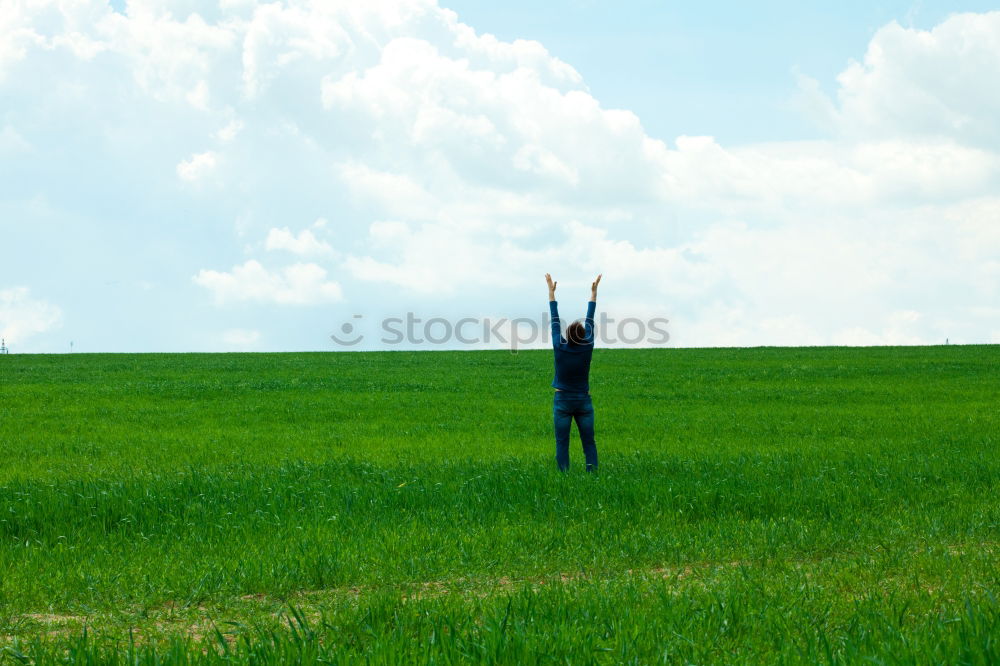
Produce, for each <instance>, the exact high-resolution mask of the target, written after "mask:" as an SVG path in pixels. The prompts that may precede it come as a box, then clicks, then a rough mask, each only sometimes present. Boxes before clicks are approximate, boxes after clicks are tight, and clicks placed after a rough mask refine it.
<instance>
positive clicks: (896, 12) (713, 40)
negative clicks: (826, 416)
mask: <svg viewBox="0 0 1000 666" xmlns="http://www.w3.org/2000/svg"><path fill="white" fill-rule="evenodd" d="M989 10H990V7H989V6H988V5H987V4H986V3H975V2H970V3H944V2H922V3H902V2H881V3H862V2H846V3H837V4H832V3H828V4H826V5H825V7H821V6H820V5H818V4H817V3H792V2H769V3H754V4H753V6H752V7H751V6H749V5H748V4H747V3H713V4H705V3H701V4H695V3H664V2H623V3H599V2H568V1H566V2H562V1H560V2H551V3H542V4H541V5H539V4H537V3H526V2H523V3H516V2H515V3H503V4H502V5H497V4H496V3H478V2H452V3H447V4H445V5H444V6H441V5H439V4H435V3H434V2H432V1H430V0H405V1H402V0H400V1H396V0H382V1H380V2H371V3H365V4H363V5H358V4H357V3H316V4H310V3H305V2H302V3H299V2H286V3H276V4H271V5H264V4H262V3H261V4H258V3H256V2H254V1H253V0H223V1H222V2H220V3H217V4H207V3H203V2H191V1H170V0H141V1H136V2H131V3H128V4H127V5H126V4H116V5H115V6H114V7H112V6H111V5H109V4H107V3H106V2H101V1H98V0H91V1H90V2H81V3H76V4H74V5H73V6H64V5H60V4H59V3H56V2H39V3H33V4H32V5H31V6H30V7H28V6H20V5H16V6H15V5H6V6H5V8H4V9H2V10H0V238H2V241H0V333H2V334H3V336H4V337H5V338H6V339H7V340H8V342H9V343H10V346H11V347H12V349H13V350H14V351H22V352H63V351H68V349H69V343H70V341H73V343H74V350H76V351H123V352H124V351H219V350H228V351H244V350H246V351H271V350H300V349H315V350H327V349H331V350H332V349H338V348H339V347H338V346H337V345H336V344H335V343H333V342H332V341H331V339H330V337H329V336H330V334H331V333H333V332H336V331H338V330H340V326H341V324H342V323H344V322H352V323H353V324H354V325H356V326H357V328H358V330H359V331H361V332H364V333H365V336H366V337H365V340H364V342H363V343H362V344H361V345H360V346H359V347H357V348H383V347H385V345H384V344H382V343H381V342H380V341H379V340H378V336H377V335H376V331H377V329H378V322H379V320H380V319H381V318H383V317H386V316H400V315H403V314H405V313H406V312H407V311H412V312H415V313H417V316H420V317H422V318H423V319H424V320H426V319H427V318H430V317H443V318H449V319H450V320H452V321H454V320H456V319H458V318H461V317H477V318H480V319H482V318H492V319H493V320H496V319H497V318H503V317H506V318H513V317H528V318H536V319H537V318H540V317H541V315H542V314H543V312H544V310H545V292H544V284H543V282H542V278H541V276H542V275H543V274H544V273H545V272H546V271H549V272H552V273H553V274H554V275H555V276H556V278H557V279H559V280H560V302H561V303H563V304H564V307H565V308H566V309H567V310H568V311H569V312H568V314H570V315H574V314H582V310H583V302H584V301H585V299H586V293H587V285H588V284H589V281H590V280H591V279H593V276H594V275H595V274H596V273H598V272H603V273H604V274H605V281H604V283H603V285H602V286H603V288H602V294H601V307H602V311H604V312H606V313H608V314H610V315H611V316H614V317H616V318H617V319H618V320H621V319H622V318H624V317H637V318H640V319H643V320H649V319H650V318H653V317H660V318H667V319H669V320H670V327H669V328H670V335H671V344H673V345H676V346H718V345H724V346H729V345H761V344H780V345H810V344H932V343H940V342H943V341H944V340H945V339H946V338H948V339H949V340H950V341H952V342H1000V309H998V308H997V306H996V305H995V304H996V302H997V296H998V295H1000V294H998V293H997V291H998V287H997V284H998V283H1000V281H998V279H997V278H1000V235H998V233H1000V231H998V228H997V225H996V223H995V220H996V219H998V217H997V216H998V213H1000V187H998V186H997V183H998V182H1000V126H998V123H997V122H996V120H995V118H997V117H1000V92H995V86H992V85H991V84H990V83H991V82H992V81H995V80H996V77H997V75H998V74H1000V71H997V70H998V69H1000V46H998V45H1000V13H997V12H989ZM956 12H961V13H956ZM573 308H575V309H576V310H579V311H580V312H579V313H575V310H574V309H573ZM564 314H566V312H564ZM355 315H361V317H360V318H357V317H355ZM448 346H452V347H462V345H460V344H457V343H455V344H451V345H448ZM484 346H490V345H484ZM501 346H502V345H501Z"/></svg>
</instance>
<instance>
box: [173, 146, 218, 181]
mask: <svg viewBox="0 0 1000 666" xmlns="http://www.w3.org/2000/svg"><path fill="white" fill-rule="evenodd" d="M217 161H218V158H217V157H216V154H215V153H214V152H212V151H210V150H209V151H206V152H204V153H198V154H196V155H192V156H191V158H190V159H187V160H184V161H182V162H180V163H179V164H178V165H177V175H178V176H180V177H181V178H182V179H184V180H188V181H195V180H200V179H201V178H203V177H204V176H205V175H206V174H208V173H210V172H211V171H212V169H214V168H215V165H216V162H217Z"/></svg>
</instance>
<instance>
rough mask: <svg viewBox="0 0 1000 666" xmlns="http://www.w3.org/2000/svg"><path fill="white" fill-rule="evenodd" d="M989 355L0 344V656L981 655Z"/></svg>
mask: <svg viewBox="0 0 1000 666" xmlns="http://www.w3.org/2000/svg"><path fill="white" fill-rule="evenodd" d="M998 369H1000V349H998V348H996V347H991V346H980V347H930V348H926V347H925V348H875V349H842V348H816V349H767V348H765V349H754V350H648V351H640V350H597V351H596V352H595V357H594V369H593V376H592V393H593V395H594V403H595V406H596V409H597V429H598V446H599V449H600V453H601V471H600V473H599V474H598V475H587V474H584V473H583V472H582V457H581V456H580V454H579V452H578V451H576V452H574V455H575V459H574V464H575V465H576V467H574V468H573V469H572V470H571V472H570V473H569V474H566V475H562V474H559V473H557V472H556V471H555V465H554V461H553V460H552V454H553V451H552V449H553V446H552V443H551V393H550V389H549V388H548V386H547V384H548V381H549V380H550V372H551V355H550V354H549V353H544V352H522V353H520V354H517V355H511V354H508V353H506V352H439V353H428V352H423V353H406V352H391V353H342V354H250V355H246V354H231V355H72V356H16V355H15V356H8V357H2V358H0V451H2V452H3V456H2V457H0V572H2V576H0V646H6V648H3V649H4V650H5V651H4V652H0V655H5V656H0V660H2V659H5V658H6V659H12V660H20V659H22V658H23V659H28V660H35V661H40V662H44V661H50V660H56V659H62V658H69V659H70V660H71V661H93V662H95V663H96V662H102V663H103V662H115V661H121V662H125V661H127V662H129V663H147V662H148V663H160V662H164V663H187V662H191V663H196V662H198V663H200V662H205V663H210V662H217V661H226V660H229V661H231V660H233V659H237V660H249V661H254V662H260V663H269V662H275V663H283V662H287V661H289V660H295V661H312V660H316V659H323V660H327V661H354V660H357V659H359V658H363V659H367V660H370V661H374V662H393V663H394V662H412V661H435V662H449V663H450V662H455V661H460V662H461V661H484V662H506V663H515V662H523V661H525V660H527V661H545V660H551V661H560V662H566V661H569V662H572V663H588V662H636V663H648V662H650V661H664V662H668V663H676V662H694V663H701V662H714V661H732V662H745V661H777V662H782V661H784V662H808V663H815V662H827V663H851V662H860V661H863V660H866V659H875V660H881V661H884V662H887V663H888V662H892V663H929V662H940V663H958V662H962V663H990V662H993V661H996V660H998V659H1000V655H998V643H997V638H995V637H996V636H1000V631H998V628H1000V627H998V625H997V622H998V617H1000V614H998V604H997V600H996V597H997V591H998V589H1000V587H998V581H997V571H998V570H1000V567H998V559H1000V557H998V554H997V534H998V524H1000V503H998V502H997V501H996V499H995V496H996V493H997V478H998V472H1000V453H998V451H997V443H998V442H997V438H998V433H1000V427H998V426H1000V423H998V420H1000V417H998V415H997V410H996V400H997V397H998V396H1000V391H998V388H1000V380H998V376H1000V375H998V373H997V371H998Z"/></svg>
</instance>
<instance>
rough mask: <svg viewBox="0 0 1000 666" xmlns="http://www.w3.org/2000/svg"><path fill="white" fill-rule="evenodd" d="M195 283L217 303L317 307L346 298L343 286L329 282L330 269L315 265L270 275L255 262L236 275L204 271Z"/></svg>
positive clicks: (234, 272)
mask: <svg viewBox="0 0 1000 666" xmlns="http://www.w3.org/2000/svg"><path fill="white" fill-rule="evenodd" d="M193 280H194V282H195V283H196V284H198V285H200V286H202V287H204V288H205V289H208V290H209V291H210V292H211V293H212V295H213V297H214V298H215V302H216V303H219V304H225V303H233V302H241V301H248V302H256V303H272V304H279V305H317V304H322V303H332V302H336V301H339V300H341V299H342V298H343V294H342V292H341V288H340V285H339V284H338V283H337V282H334V281H330V280H327V272H326V269H324V268H322V267H321V266H318V265H316V264H313V263H296V264H292V265H291V266H286V267H285V268H282V269H279V270H276V271H269V270H268V269H266V268H264V266H262V265H261V264H260V262H258V261H255V260H253V259H251V260H249V261H247V262H245V263H244V264H242V265H239V266H234V267H233V269H232V271H229V272H224V271H223V272H220V271H214V270H202V271H199V272H198V274H197V275H195V276H194V278H193Z"/></svg>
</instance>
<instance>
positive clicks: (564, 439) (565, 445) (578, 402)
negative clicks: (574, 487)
mask: <svg viewBox="0 0 1000 666" xmlns="http://www.w3.org/2000/svg"><path fill="white" fill-rule="evenodd" d="M552 417H553V420H554V421H555V426H556V464H557V465H558V466H559V469H561V470H564V471H565V470H567V469H569V430H570V426H571V425H572V422H573V419H576V429H577V430H579V431H580V441H581V442H583V455H584V457H585V458H586V459H587V471H588V472H593V471H594V470H596V469H597V444H596V443H595V442H594V405H593V403H592V402H591V401H590V394H589V393H570V392H569V391H556V392H555V398H554V399H553V402H552Z"/></svg>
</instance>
